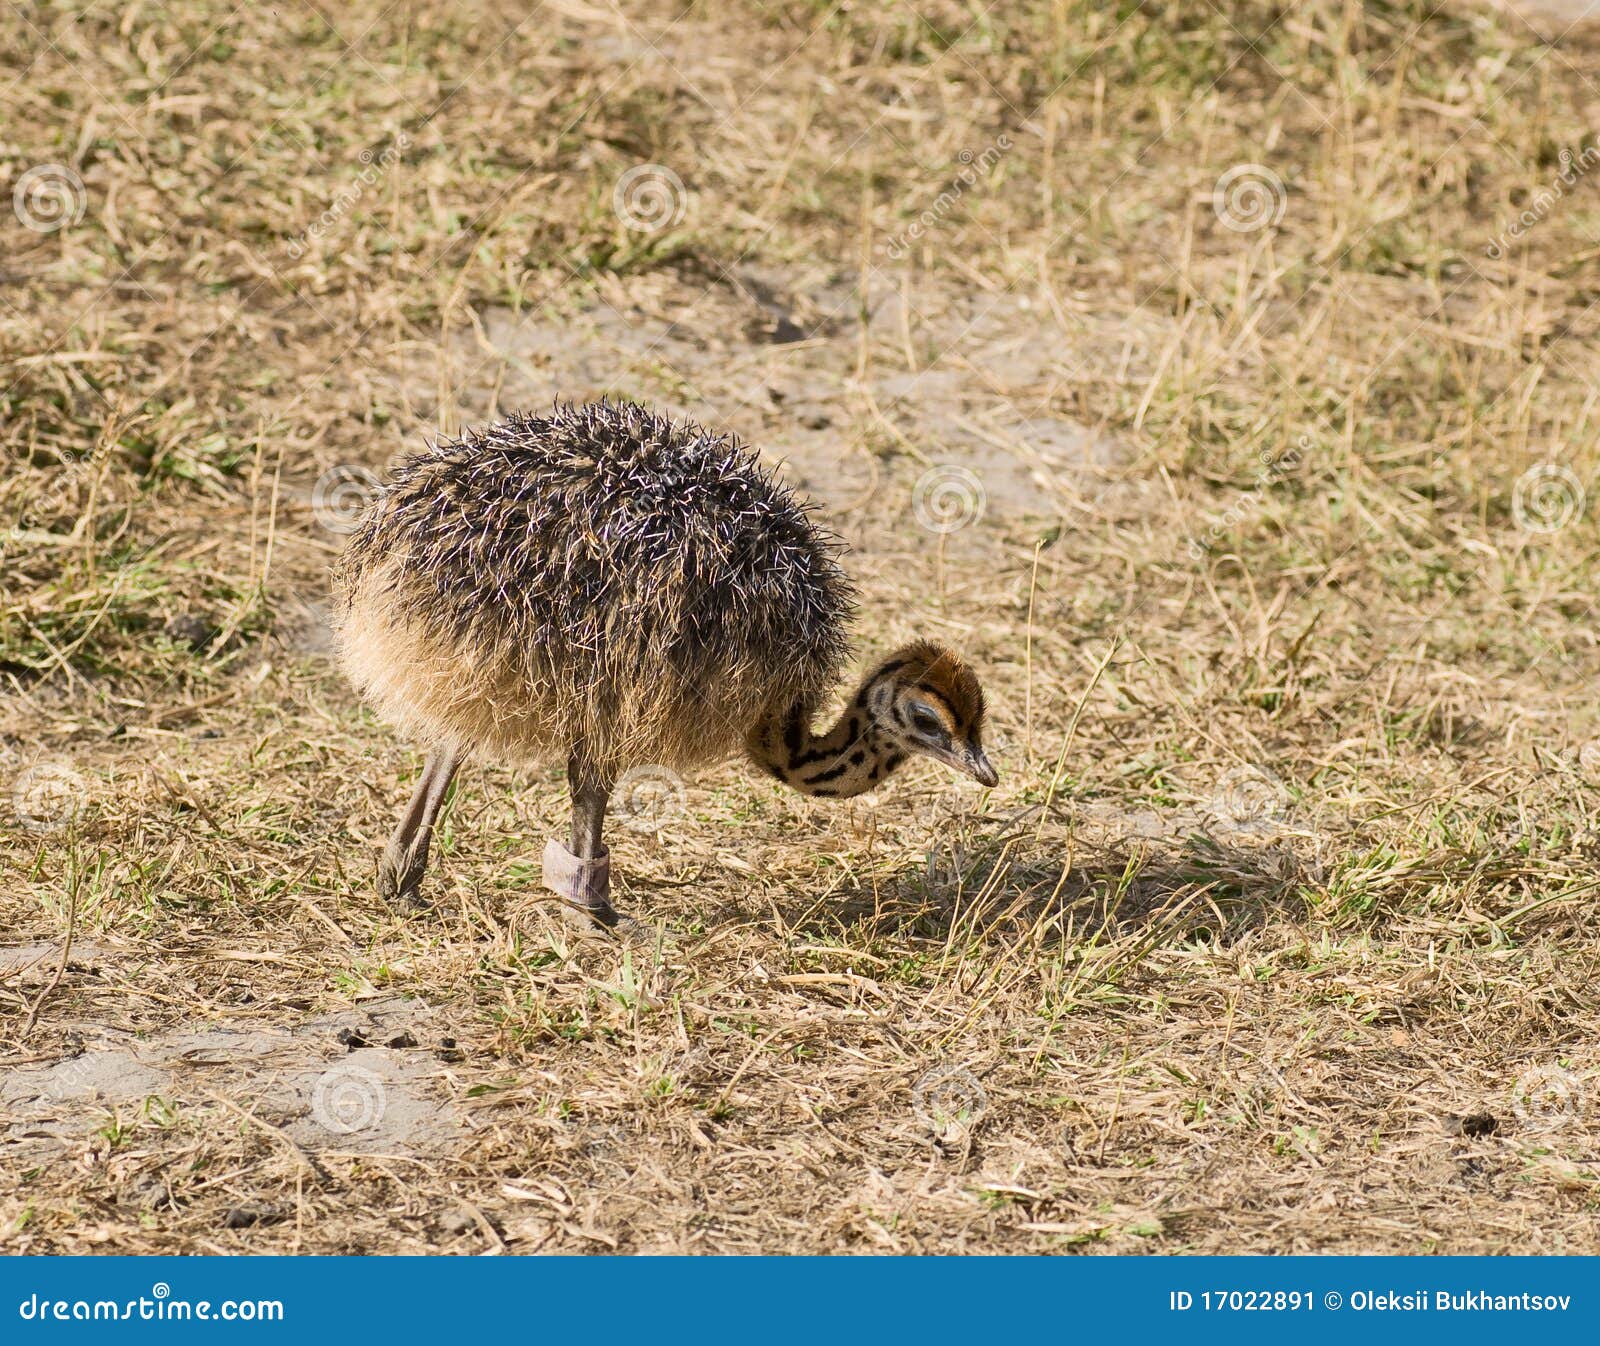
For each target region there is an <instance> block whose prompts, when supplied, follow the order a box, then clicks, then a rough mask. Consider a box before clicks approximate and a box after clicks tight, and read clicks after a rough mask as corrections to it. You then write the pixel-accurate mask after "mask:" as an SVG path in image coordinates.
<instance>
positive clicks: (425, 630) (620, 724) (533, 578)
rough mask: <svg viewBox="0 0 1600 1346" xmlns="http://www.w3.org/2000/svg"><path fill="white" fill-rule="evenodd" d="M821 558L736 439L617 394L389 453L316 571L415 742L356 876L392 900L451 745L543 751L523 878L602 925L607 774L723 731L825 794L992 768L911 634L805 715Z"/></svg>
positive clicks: (821, 684) (953, 677)
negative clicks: (422, 752) (849, 692)
mask: <svg viewBox="0 0 1600 1346" xmlns="http://www.w3.org/2000/svg"><path fill="white" fill-rule="evenodd" d="M835 558H836V546H835V544H834V543H833V541H832V540H831V538H829V537H828V536H827V535H825V534H824V533H823V532H822V531H821V530H819V529H818V528H817V527H816V526H815V525H814V524H813V523H812V522H811V520H810V518H809V517H808V516H807V514H806V511H805V509H804V507H802V506H801V505H800V504H799V503H798V502H797V501H796V500H795V499H794V498H793V496H791V495H790V494H789V492H788V491H787V490H785V489H784V488H783V487H782V486H781V485H780V484H779V483H778V482H777V481H775V480H774V479H773V478H772V477H771V476H770V475H769V474H768V473H767V472H766V471H765V470H764V469H763V468H762V467H761V466H760V464H759V462H758V461H757V458H756V455H755V454H754V453H753V452H751V451H750V450H749V449H747V448H744V447H743V446H741V445H740V444H739V443H738V442H737V441H735V440H733V439H732V438H729V437H727V436H721V435H714V434H710V433H708V432H706V431H704V430H702V429H700V428H699V427H698V426H696V425H693V424H689V423H677V424H675V423H673V422H671V421H669V420H667V419H665V418H664V417H661V416H658V415H655V414H653V413H651V412H649V411H647V410H645V409H644V408H642V407H639V406H636V405H632V404H617V403H609V402H602V403H596V404H593V405H589V406H581V407H573V406H565V405H559V404H558V405H557V406H556V407H555V408H554V409H553V410H552V411H551V412H550V413H549V414H548V415H545V416H513V417H511V418H510V419H508V420H505V421H503V422H501V423H499V424H497V425H495V426H493V427H491V428H490V429H488V430H486V431H484V432H482V433H480V434H472V433H468V434H467V435H465V436H463V437H462V438H461V439H458V440H453V441H446V442H443V443H440V444H438V445H436V446H435V447H433V448H432V449H430V450H429V451H427V452H424V453H420V454H417V455H415V456H413V457H411V458H408V459H406V460H404V461H403V462H402V463H401V464H400V465H399V467H398V468H397V469H396V470H395V471H394V473H393V475H392V477H391V479H390V480H389V481H388V482H387V483H386V484H385V486H384V488H383V489H382V491H381V492H380V493H379V495H378V498H377V499H376V500H375V501H374V502H373V503H372V505H371V506H370V507H369V509H368V510H367V512H366V513H365V515H364V516H363V517H362V518H361V520H360V521H359V523H358V524H357V526H356V528H355V531H354V532H353V533H352V534H351V535H350V537H349V539H348V542H347V545H346V547H345V550H344V553H343V555H342V556H341V557H340V560H339V563H338V565H337V567H336V570H335V589H336V591H337V595H338V600H339V601H338V602H337V604H336V613H335V633H336V637H337V642H338V649H339V655H340V660H341V663H342V664H343V666H344V669H345V671H346V673H347V674H348V675H349V677H350V679H351V681H352V683H353V684H354V685H355V686H356V688H357V689H358V690H359V691H360V692H361V693H362V694H363V695H364V696H365V697H366V698H367V699H368V700H369V701H370V702H371V703H372V704H373V705H374V706H375V708H376V709H377V710H378V712H379V714H380V715H381V716H382V717H383V718H385V719H387V720H388V721H389V722H390V723H391V724H393V725H394V726H396V727H397V728H399V729H400V730H402V731H403V732H406V733H408V734H410V735H411V736H412V737H414V738H415V739H416V740H417V741H418V742H419V743H421V744H423V745H425V746H426V747H427V749H428V758H427V762H426V765H425V766H424V768H423V773H422V778H421V780H420V781H419V783H418V785H417V788H416V793H415V794H414V795H413V796H412V799H411V802H410V804H409V806H408V807H407V809H406V811H405V813H404V814H403V815H402V817H401V819H400V824H399V826H398V828H397V829H396V831H395V833H394V836H393V838H392V839H391V840H390V842H389V845H388V848H387V849H386V850H385V852H384V855H383V859H382V861H381V863H380V867H379V890H380V892H381V893H382V894H383V895H384V896H385V897H386V898H389V899H395V900H401V901H407V902H409V901H413V900H414V899H415V897H416V893H417V889H418V886H419V884H420V882H421V879H422V875H423V872H424V870H425V869H426V866H427V858H428V846H429V840H430V838H431V835H432V829H433V824H434V820H435V819H436V817H437V816H438V812H439V809H440V807H441V805H442V804H443V802H444V798H445V793H446V791H447V790H448V788H449V785H450V781H451V779H452V778H453V777H454V775H455V772H456V770H457V768H458V767H459V766H460V765H461V763H462V762H463V761H465V760H467V759H469V758H480V759H484V760H491V761H501V762H506V763H511V764H536V763H544V762H550V761H559V760H564V761H565V763H566V767H567V779H568V785H569V788H570V791H571V795H572V833H571V845H570V847H563V846H561V845H560V844H559V843H557V842H555V841H554V840H552V841H551V842H550V843H549V844H548V845H547V847H546V850H545V864H544V878H545V883H546V884H547V886H549V887H550V888H552V889H553V890H554V891H555V892H557V893H558V894H560V895H561V896H562V897H563V898H565V899H567V901H569V902H571V903H573V904H575V905H576V906H578V907H580V908H582V909H584V910H585V911H586V912H587V913H588V914H590V915H592V916H593V917H595V918H596V919H598V920H600V921H601V922H603V923H606V924H611V923H614V922H615V920H616V913H615V911H614V910H613V908H612V907H611V905H610V902H609V898H608V891H609V886H610V867H609V853H608V852H607V849H606V847H605V845H604V843H603V841H602V840H601V828H602V823H603V821H604V817H605V810H606V805H607V802H608V800H609V798H610V794H611V791H612V787H613V786H614V784H615V783H616V781H617V779H618V777H619V776H620V775H622V774H623V773H624V772H625V771H626V770H627V769H628V768H630V767H637V766H641V765H644V764H650V765H659V766H664V767H667V768H669V769H673V770H682V769H686V768H689V767H692V766H695V765H698V764H702V763H706V762H711V761H716V760H719V759H721V758H723V757H726V756H728V755H729V754H730V753H733V752H735V751H737V750H739V749H740V748H743V749H744V750H745V751H746V752H748V753H749V755H750V756H751V757H752V758H753V759H754V760H755V761H756V762H757V763H758V764H759V765H761V766H763V767H764V768H766V769H767V770H769V771H770V772H772V773H773V774H774V775H775V776H776V777H777V778H778V779H780V780H782V781H783V782H785V783H786V784H788V785H791V786H793V787H794V788H796V789H798V790H801V791H802V792H804V793H807V794H812V795H820V796H825V797H830V796H831V797H844V796H849V795H855V794H859V793H861V792H862V791H864V790H867V789H870V788H872V786H874V785H875V784H877V783H878V782H879V781H881V780H883V779H884V778H885V777H886V776H887V775H888V774H889V773H890V772H891V771H893V770H894V769H895V768H896V767H897V766H898V765H900V763H901V762H902V761H904V760H905V758H906V757H907V756H908V755H909V754H911V753H914V752H921V753H924V754H926V755H929V756H933V757H935V758H938V759H940V760H942V761H945V762H947V763H948V764H950V765H951V766H953V767H955V768H956V769H958V770H961V771H963V772H965V773H967V774H968V775H971V776H973V777H974V778H976V779H978V780H980V781H982V782H983V783H985V784H988V785H992V784H994V782H995V774H994V770H993V768H992V767H991V766H990V765H989V763H988V760H987V759H986V758H985V756H984V754H983V746H982V737H981V731H982V720H983V694H982V691H981V689H980V688H979V685H978V681H977V678H976V677H975V676H974V675H973V674H972V672H971V671H970V670H969V669H968V668H967V667H966V665H965V664H963V663H962V662H961V661H960V660H959V659H958V658H957V657H956V656H955V655H954V654H952V653H951V652H949V651H948V650H945V649H943V648H941V647H939V646H936V645H932V644H930V643H927V642H917V643H915V644H912V645H908V646H906V647H905V648H904V649H902V650H900V651H898V652H897V653H896V654H894V655H892V656H890V658H889V659H887V660H886V661H885V662H884V663H883V664H881V665H880V666H879V667H878V668H877V669H875V670H874V671H873V672H872V673H871V674H870V675H869V676H868V677H867V678H866V680H865V681H864V682H863V683H862V684H861V686H860V688H859V690H858V691H857V692H856V694H855V697H854V698H853V699H852V700H851V702H850V703H849V705H848V706H847V707H846V709H845V711H844V713H843V714H842V715H841V716H840V717H839V719H838V721H837V722H836V723H835V724H833V725H832V726H831V727H829V728H828V729H825V730H823V731H821V732H816V731H814V730H813V727H812V722H813V719H814V717H815V715H816V711H817V707H818V705H819V703H820V701H821V699H822V697H823V696H824V695H825V693H826V691H827V689H828V688H829V687H830V686H831V685H832V684H833V682H834V680H835V678H836V677H837V675H838V673H839V670H840V667H841V665H842V664H843V662H844V658H845V654H846V648H847V641H846V624H847V621H848V618H849V616H850V613H851V611H852V609H853V605H854V604H853V591H852V589H851V586H850V583H849V581H848V580H847V579H846V577H845V575H844V573H843V572H842V571H841V570H840V568H839V565H838V562H837V560H836V559H835Z"/></svg>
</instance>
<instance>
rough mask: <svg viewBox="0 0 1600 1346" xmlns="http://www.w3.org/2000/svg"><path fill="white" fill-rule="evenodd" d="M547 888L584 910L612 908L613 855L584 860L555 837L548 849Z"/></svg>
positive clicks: (545, 867)
mask: <svg viewBox="0 0 1600 1346" xmlns="http://www.w3.org/2000/svg"><path fill="white" fill-rule="evenodd" d="M544 886H545V887H546V888H548V889H549V890H550V891H551V892H553V893H557V894H559V895H560V896H562V897H564V898H566V900H567V901H568V902H575V903H577V905H578V906H580V907H589V908H592V909H605V908H606V907H608V906H609V905H610V900H609V894H610V892H611V852H610V851H609V850H608V851H602V852H601V853H600V855H599V857H598V858H597V859H594V860H580V859H578V857H577V856H576V855H574V854H573V853H572V852H571V851H569V850H568V849H567V848H566V847H565V846H563V845H562V844H561V843H560V842H559V841H557V840H555V838H553V837H552V838H551V839H550V840H549V841H547V842H546V843H545V847H544Z"/></svg>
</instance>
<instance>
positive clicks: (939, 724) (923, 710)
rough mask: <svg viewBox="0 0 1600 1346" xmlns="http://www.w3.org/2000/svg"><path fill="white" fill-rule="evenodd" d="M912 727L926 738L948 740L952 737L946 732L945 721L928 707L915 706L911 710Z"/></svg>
mask: <svg viewBox="0 0 1600 1346" xmlns="http://www.w3.org/2000/svg"><path fill="white" fill-rule="evenodd" d="M911 727H912V728H913V729H915V730H916V731H917V733H919V734H921V735H923V736H924V737H925V738H932V739H946V738H949V737H950V735H949V734H948V733H946V732H945V727H944V721H943V720H941V719H940V718H939V717H938V716H937V715H935V714H934V713H933V711H931V710H930V709H928V707H927V706H913V707H912V708H911Z"/></svg>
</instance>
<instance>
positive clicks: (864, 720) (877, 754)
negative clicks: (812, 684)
mask: <svg viewBox="0 0 1600 1346" xmlns="http://www.w3.org/2000/svg"><path fill="white" fill-rule="evenodd" d="M873 687H874V684H873V682H872V681H871V680H869V681H868V682H866V683H865V684H863V685H862V688H861V690H860V691H859V692H857V693H856V695H855V697H854V699H853V700H852V701H851V702H850V704H849V705H848V706H846V707H845V708H844V712H843V714H841V715H840V716H839V718H838V719H837V720H835V721H834V722H833V724H832V725H831V726H830V727H828V728H827V729H825V730H823V731H822V733H820V734H818V733H813V732H812V728H811V721H812V717H813V715H814V710H813V707H812V704H811V702H809V701H805V700H802V701H796V702H795V703H794V704H793V705H792V706H790V707H789V708H788V709H786V710H783V711H780V712H779V713H778V714H776V715H774V716H772V717H771V718H770V719H768V720H766V721H764V722H763V723H761V724H759V725H757V726H756V728H755V730H754V731H753V732H752V733H751V735H750V737H749V740H748V742H747V747H748V749H749V752H750V756H751V757H752V758H753V759H754V760H755V762H756V763H757V765H759V766H762V767H765V768H766V769H767V770H768V771H770V772H771V773H772V774H773V775H774V776H776V777H777V778H778V779H779V780H781V781H782V782H783V783H784V784H785V785H788V786H791V787H793V788H794V789H796V790H798V791H800V793H801V794H807V795H816V796H818V797H819V798H823V799H848V798H850V797H851V796H853V795H858V794H862V793H864V792H865V791H867V790H870V789H872V787H873V786H875V785H877V784H878V783H879V782H880V781H882V780H883V779H884V778H885V777H887V776H888V775H889V773H890V772H891V771H893V770H894V769H895V768H896V767H897V766H899V765H900V763H901V762H903V761H904V760H905V754H904V753H903V752H902V751H901V750H900V749H899V748H897V747H895V745H894V744H893V743H892V742H890V741H889V739H888V738H887V736H885V735H884V734H883V733H882V731H880V730H879V728H878V726H877V724H876V723H874V721H873V717H872V711H871V706H870V702H871V699H872V692H873Z"/></svg>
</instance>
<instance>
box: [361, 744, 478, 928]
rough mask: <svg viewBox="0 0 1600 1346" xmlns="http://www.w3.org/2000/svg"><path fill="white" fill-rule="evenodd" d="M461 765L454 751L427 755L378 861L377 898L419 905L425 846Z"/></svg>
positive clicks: (426, 866) (425, 866)
mask: <svg viewBox="0 0 1600 1346" xmlns="http://www.w3.org/2000/svg"><path fill="white" fill-rule="evenodd" d="M460 765H461V754H460V753H458V752H457V751H456V750H455V749H453V748H435V749H434V751H433V752H431V753H429V754H428V760H427V762H426V763H425V764H424V766H423V768H422V778H421V779H420V780H419V781H418V782H417V788H416V790H414V791H413V792H412V795H411V802H410V803H409V804H407V805H406V811H405V812H404V813H403V814H401V815H400V825H399V826H398V827H396V828H395V830H394V835H393V836H392V837H390V838H389V844H388V846H387V847H385V848H384V852H383V859H382V860H380V861H379V862H378V895H379V896H380V897H382V898H383V899H384V901H386V902H395V903H398V904H399V905H401V906H417V905H420V904H419V902H418V898H417V889H418V888H419V887H421V885H422V875H423V872H424V871H425V870H426V869H427V868H428V843H429V842H430V841H432V840H433V824H434V822H435V821H436V820H437V819H438V817H439V809H440V808H441V807H442V806H443V805H444V797H445V793H446V791H448V790H449V789H450V782H451V781H452V780H453V779H455V774H456V768H457V767H459V766H460Z"/></svg>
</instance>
